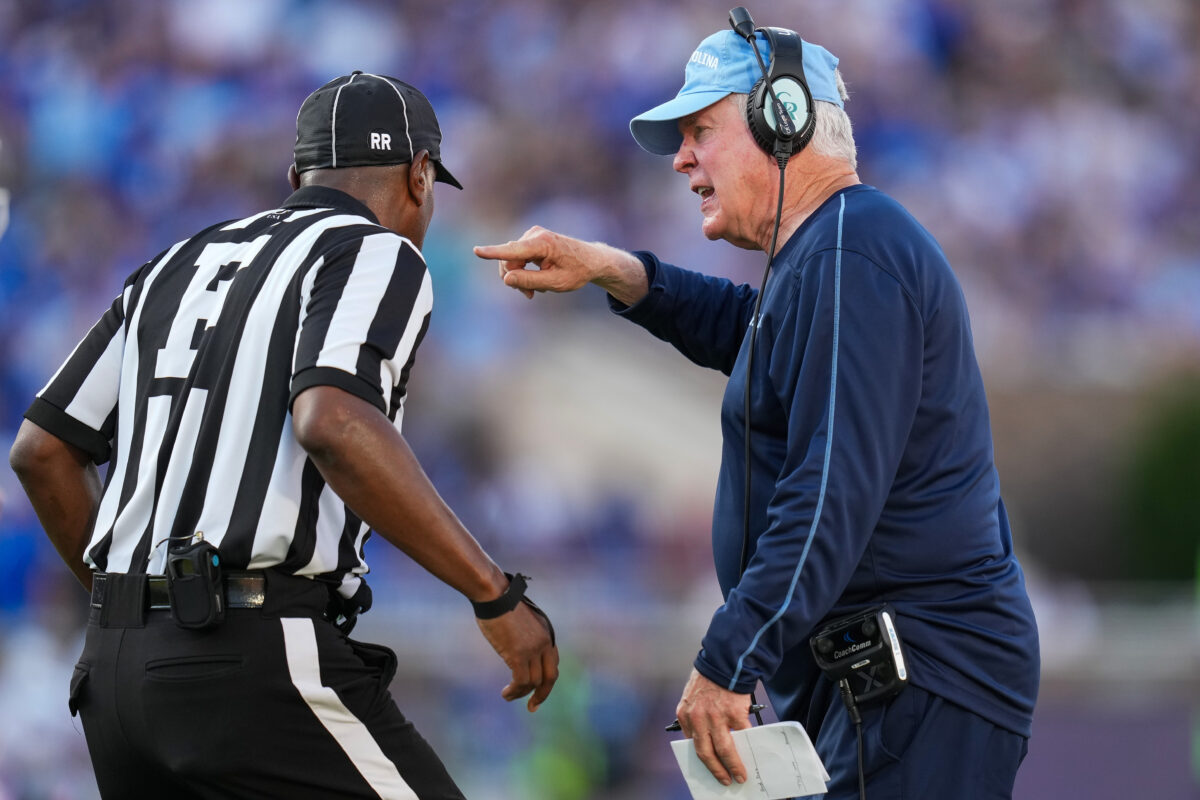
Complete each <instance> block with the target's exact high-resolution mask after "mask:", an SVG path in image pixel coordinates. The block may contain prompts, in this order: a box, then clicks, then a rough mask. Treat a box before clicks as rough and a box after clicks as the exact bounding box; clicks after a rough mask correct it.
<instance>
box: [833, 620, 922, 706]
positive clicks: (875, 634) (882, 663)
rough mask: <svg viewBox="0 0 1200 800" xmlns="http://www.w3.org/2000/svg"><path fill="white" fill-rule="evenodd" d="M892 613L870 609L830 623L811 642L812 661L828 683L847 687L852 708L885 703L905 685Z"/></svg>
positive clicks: (905, 675)
mask: <svg viewBox="0 0 1200 800" xmlns="http://www.w3.org/2000/svg"><path fill="white" fill-rule="evenodd" d="M894 619H895V613H894V612H893V611H892V609H891V608H890V607H889V606H887V605H880V606H873V607H871V608H868V609H866V610H865V611H861V612H859V613H857V614H852V615H850V616H846V617H840V618H839V619H835V620H833V621H831V622H830V623H829V624H828V625H826V626H825V627H824V628H822V629H821V630H820V631H818V632H817V633H816V634H815V635H814V636H813V637H812V638H811V639H809V646H810V647H812V652H813V658H814V659H816V662H817V666H818V667H820V668H821V671H822V672H824V673H825V674H826V675H827V676H829V679H830V680H832V681H833V682H834V683H837V684H839V685H841V684H842V681H845V682H846V685H848V687H849V691H850V695H851V699H853V701H854V704H855V705H859V706H868V705H871V704H873V703H876V702H879V701H881V700H886V699H887V698H889V697H891V696H892V695H894V694H897V693H898V692H899V691H900V690H901V689H903V688H904V687H905V686H907V685H908V666H907V665H906V664H905V662H904V650H903V649H902V648H901V646H900V637H899V636H898V635H897V634H896V625H895V622H894Z"/></svg>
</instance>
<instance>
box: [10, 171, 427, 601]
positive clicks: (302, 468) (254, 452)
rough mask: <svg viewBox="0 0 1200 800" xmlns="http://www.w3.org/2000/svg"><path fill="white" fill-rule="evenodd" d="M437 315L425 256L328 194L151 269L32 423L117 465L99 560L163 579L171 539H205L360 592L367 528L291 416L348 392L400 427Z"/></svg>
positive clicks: (186, 249)
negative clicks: (315, 389) (421, 348)
mask: <svg viewBox="0 0 1200 800" xmlns="http://www.w3.org/2000/svg"><path fill="white" fill-rule="evenodd" d="M432 305H433V290H432V286H431V283H430V278H429V273H428V271H427V269H426V267H425V261H424V259H423V258H422V256H421V254H420V252H419V251H418V250H417V248H416V247H414V246H413V244H412V243H411V242H410V241H409V240H408V239H406V238H404V237H402V236H400V235H398V234H396V233H394V232H393V231H391V230H388V229H387V228H384V227H381V226H380V225H379V224H377V221H376V219H375V216H374V215H373V214H372V213H371V211H370V210H369V209H368V208H367V207H366V206H364V205H363V204H361V203H360V202H358V201H357V200H355V199H354V198H352V197H350V196H349V195H346V194H344V193H342V192H339V191H336V190H333V189H329V188H325V187H304V188H301V189H299V190H298V191H297V192H295V193H294V194H293V195H292V196H291V197H290V198H289V199H288V201H287V202H286V203H284V204H283V206H282V207H281V208H279V209H276V210H273V211H266V212H263V213H260V214H256V215H254V216H252V217H248V218H246V219H243V220H240V221H236V222H231V223H222V224H218V225H215V226H213V227H211V228H208V229H207V230H204V231H202V232H200V233H199V234H197V235H196V236H194V237H192V238H191V239H188V240H186V241H183V242H180V243H178V244H176V245H175V246H174V247H172V248H170V249H169V250H167V251H166V252H164V253H163V254H161V255H160V256H158V257H157V258H155V259H154V260H152V261H150V262H149V263H147V264H145V265H144V266H143V267H142V268H141V269H139V270H137V271H136V272H135V273H134V274H133V275H132V276H130V278H129V279H128V280H127V281H126V282H125V287H124V290H123V291H122V293H121V296H120V297H118V298H117V299H116V300H115V301H114V302H113V304H112V307H111V308H109V309H108V311H107V312H106V313H105V314H104V315H103V316H102V317H101V319H100V321H99V322H97V323H96V325H95V327H93V328H92V330H91V332H90V333H88V335H87V336H86V337H85V338H84V339H83V341H82V342H80V344H79V345H78V346H77V347H76V349H75V351H74V352H73V353H72V354H71V356H70V357H69V358H68V359H67V361H66V363H64V364H63V366H62V367H61V368H60V369H59V371H58V373H57V374H55V376H54V377H53V378H52V379H51V380H50V382H49V383H48V384H47V385H46V387H45V388H44V389H42V391H41V392H40V393H39V394H38V396H37V399H35V400H34V402H33V405H32V406H31V407H30V409H29V411H28V412H26V416H27V417H28V418H29V419H30V420H31V421H33V422H35V423H36V424H38V425H39V426H41V427H42V428H45V429H46V430H48V431H50V432H51V433H53V434H55V435H57V436H59V437H60V438H62V439H64V440H66V441H68V442H70V443H72V444H74V445H76V446H78V447H80V448H81V449H83V450H84V451H86V452H87V453H89V454H90V455H91V456H92V458H93V459H94V460H95V461H96V463H97V464H102V463H104V462H105V461H108V460H109V459H111V460H112V463H111V465H110V468H109V472H108V477H107V480H106V482H105V486H104V494H103V497H102V499H101V501H100V509H99V514H98V518H97V520H96V526H95V529H94V531H93V533H92V538H91V541H90V543H89V545H88V549H87V553H86V561H87V562H88V563H89V564H90V565H91V566H93V567H95V568H96V569H99V570H104V571H108V572H148V573H151V574H161V573H162V572H163V563H164V560H165V557H166V550H167V545H166V541H167V540H168V538H171V537H180V538H186V537H188V536H190V535H191V534H193V533H194V532H196V531H203V533H204V538H205V539H206V540H207V541H209V542H211V543H213V544H215V545H217V546H218V547H219V548H220V551H221V555H222V558H223V561H224V563H225V565H226V566H228V567H230V568H244V569H263V568H266V567H273V566H279V567H281V568H282V569H285V570H287V571H289V572H291V573H293V574H297V575H310V576H317V575H320V576H325V578H326V579H329V580H333V581H335V582H339V583H340V592H341V594H342V595H343V596H346V597H349V596H352V595H354V594H355V592H356V591H357V590H358V588H359V586H360V584H361V575H362V574H363V573H364V572H366V568H367V567H366V562H365V561H364V560H363V553H362V548H363V543H364V541H365V540H366V537H367V535H368V533H369V530H368V528H367V526H366V525H365V524H364V523H363V522H362V521H361V520H360V519H358V518H357V517H356V516H355V515H354V514H353V513H352V512H351V511H350V509H348V508H347V507H346V506H345V504H344V503H342V501H341V500H340V499H339V498H338V497H337V495H335V494H334V493H333V491H332V490H331V489H330V488H329V487H328V486H326V485H325V482H324V480H323V479H322V478H321V475H320V474H319V473H318V471H317V469H316V467H315V466H313V464H312V462H311V461H309V459H308V457H307V454H306V453H305V452H304V450H303V449H302V448H301V447H300V445H299V444H298V443H297V442H296V439H295V436H294V435H293V433H292V426H291V413H290V408H291V403H292V401H293V400H294V399H295V397H296V395H297V394H298V393H299V392H301V391H303V390H304V389H307V388H309V387H312V386H316V385H331V386H336V387H338V388H341V389H344V390H345V391H348V392H350V393H352V394H354V395H356V396H358V397H361V398H363V399H365V400H367V401H369V402H371V403H373V404H374V405H375V406H376V407H378V408H379V410H380V411H381V412H382V413H384V414H386V415H387V416H388V417H389V418H390V419H391V420H393V422H394V424H395V425H396V427H397V428H399V427H400V423H401V418H402V415H403V408H404V398H405V390H406V384H407V380H408V374H409V370H410V368H411V367H412V363H413V357H414V354H415V352H416V349H417V346H418V344H420V341H421V339H422V337H423V336H424V335H425V330H426V328H427V326H428V324H429V314H430V311H431V309H432Z"/></svg>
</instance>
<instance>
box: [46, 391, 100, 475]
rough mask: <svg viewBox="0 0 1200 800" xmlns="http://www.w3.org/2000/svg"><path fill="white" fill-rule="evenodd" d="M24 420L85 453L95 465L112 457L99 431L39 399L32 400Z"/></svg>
mask: <svg viewBox="0 0 1200 800" xmlns="http://www.w3.org/2000/svg"><path fill="white" fill-rule="evenodd" d="M25 419H27V420H29V421H30V422H32V423H33V424H34V425H37V426H38V427H39V428H41V429H43V430H45V431H47V432H48V433H51V434H53V435H55V436H57V437H58V438H59V439H62V440H63V441H64V442H66V443H67V444H69V445H73V446H74V447H78V448H79V449H80V450H82V451H83V452H85V453H87V454H88V456H89V457H90V458H91V459H92V462H93V463H95V464H103V463H104V462H106V461H108V459H109V457H110V456H111V455H112V444H111V443H110V442H109V440H108V437H107V436H105V435H104V434H103V433H100V431H97V430H94V429H92V428H89V427H88V426H87V425H85V424H83V423H82V422H80V421H79V420H77V419H75V418H74V417H72V416H71V415H70V414H68V413H67V412H66V411H63V410H62V409H61V408H59V407H58V406H55V405H53V404H51V403H49V402H47V401H46V400H43V399H42V398H40V397H36V398H34V400H33V404H32V405H30V406H29V410H28V411H26V412H25Z"/></svg>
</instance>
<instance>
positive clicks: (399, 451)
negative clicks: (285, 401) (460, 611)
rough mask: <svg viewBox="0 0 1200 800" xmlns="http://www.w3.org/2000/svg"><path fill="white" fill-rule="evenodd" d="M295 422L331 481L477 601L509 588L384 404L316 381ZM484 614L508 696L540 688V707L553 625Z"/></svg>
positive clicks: (374, 522) (520, 612) (549, 679)
mask: <svg viewBox="0 0 1200 800" xmlns="http://www.w3.org/2000/svg"><path fill="white" fill-rule="evenodd" d="M292 427H293V430H294V432H295V435H296V440H297V441H298V442H299V443H300V445H301V446H302V447H303V448H304V449H305V451H307V452H308V455H309V457H310V458H311V459H312V462H313V464H314V465H315V466H316V467H317V469H318V470H320V472H321V476H322V477H323V478H324V479H325V481H326V482H327V483H328V484H329V486H330V487H331V488H332V489H333V490H334V491H335V492H337V494H338V496H339V497H340V498H341V499H342V501H343V502H345V503H346V505H347V506H349V507H350V508H351V509H352V510H353V511H354V513H355V514H356V515H358V516H359V517H360V518H361V519H362V520H363V521H364V522H366V523H367V524H368V525H370V526H371V528H373V529H374V530H375V531H377V532H378V533H379V534H380V536H382V537H383V538H384V539H387V540H388V541H389V542H391V543H392V544H393V545H395V546H396V547H398V548H400V549H401V550H403V551H404V552H405V553H407V554H408V555H409V556H410V557H411V558H412V559H413V560H414V561H416V562H417V563H418V564H420V565H421V566H422V567H424V568H425V569H427V570H429V572H431V573H432V574H433V575H435V576H437V577H438V578H440V579H441V580H443V581H445V582H446V583H448V584H449V585H450V586H453V587H454V588H455V589H457V590H458V591H460V592H462V593H463V594H464V595H466V596H467V598H468V599H469V600H471V601H472V602H476V603H478V602H484V601H488V600H494V599H496V598H497V597H499V596H500V595H501V594H503V593H504V591H505V590H506V589H507V588H508V583H509V582H508V578H507V577H506V576H505V574H504V572H503V571H502V570H501V569H500V568H499V567H498V566H496V564H495V563H494V562H493V561H492V559H491V558H490V557H488V554H487V553H485V552H484V551H483V548H482V547H480V545H479V543H478V542H477V541H475V538H474V537H473V536H472V535H471V534H470V532H469V531H467V529H466V528H465V527H463V525H462V523H461V522H460V521H459V519H458V517H457V516H455V514H454V512H453V511H451V509H450V507H449V506H447V505H446V503H445V501H443V500H442V498H441V496H440V495H439V494H438V493H437V490H436V489H435V488H434V487H433V484H432V483H430V481H429V478H428V477H427V476H426V475H425V471H424V470H423V469H422V468H421V465H420V463H418V461H417V459H416V456H415V455H413V452H412V450H410V449H409V447H408V443H407V442H405V441H404V437H403V436H402V435H401V434H400V431H398V430H397V429H396V428H395V427H394V426H393V425H392V424H391V422H389V421H388V419H387V417H385V416H384V415H383V414H382V413H380V411H379V409H377V408H376V407H374V406H373V405H371V404H370V403H368V402H366V401H365V400H362V399H360V398H358V397H356V396H354V395H352V394H350V393H349V392H345V391H343V390H341V389H338V388H336V387H333V386H314V387H312V388H309V389H306V390H304V391H303V392H301V393H300V394H299V395H298V396H297V397H296V401H295V403H294V404H293V406H292ZM477 622H478V623H479V628H480V630H481V631H482V632H483V635H484V636H485V637H486V638H487V640H488V642H489V643H490V644H491V645H492V647H493V648H494V649H495V651H496V653H497V654H499V655H500V657H501V658H503V659H504V663H505V664H507V665H508V668H509V669H510V670H512V681H511V682H510V683H509V684H508V685H507V686H505V687H504V689H503V690H502V691H501V693H500V695H501V696H502V697H503V698H504V699H505V700H515V699H517V698H519V697H524V696H525V695H527V694H529V693H530V692H532V693H533V694H532V696H531V697H530V698H529V703H528V708H529V710H530V711H536V710H537V707H538V706H539V705H541V704H542V701H544V700H545V699H546V697H547V696H549V694H550V690H551V689H552V688H553V687H554V682H555V680H557V679H558V649H557V648H556V647H555V646H554V643H553V641H552V640H551V636H550V632H549V629H548V628H547V626H546V624H545V623H544V622H543V621H542V618H541V617H539V616H538V615H537V614H535V613H534V612H533V611H532V610H531V609H530V608H529V607H528V606H526V605H525V604H524V603H518V604H517V606H516V608H514V609H513V610H512V611H510V612H508V613H506V614H503V615H501V616H499V617H496V618H494V619H488V620H483V619H480V620H477Z"/></svg>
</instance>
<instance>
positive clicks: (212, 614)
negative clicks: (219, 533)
mask: <svg viewBox="0 0 1200 800" xmlns="http://www.w3.org/2000/svg"><path fill="white" fill-rule="evenodd" d="M167 595H168V596H169V597H170V599H171V618H172V619H174V620H175V624H177V625H179V627H181V628H189V629H192V630H204V629H205V628H211V627H213V626H215V625H220V624H221V622H223V621H224V619H225V582H224V581H223V580H222V579H221V555H220V553H219V552H218V551H217V548H216V547H215V546H213V545H212V544H211V543H210V542H206V541H205V540H204V534H203V533H199V532H197V533H196V535H195V536H191V537H188V539H187V541H186V542H185V543H184V544H180V545H171V546H169V547H168V548H167Z"/></svg>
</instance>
